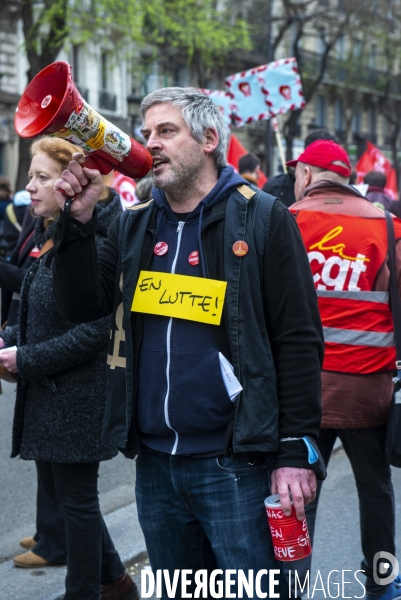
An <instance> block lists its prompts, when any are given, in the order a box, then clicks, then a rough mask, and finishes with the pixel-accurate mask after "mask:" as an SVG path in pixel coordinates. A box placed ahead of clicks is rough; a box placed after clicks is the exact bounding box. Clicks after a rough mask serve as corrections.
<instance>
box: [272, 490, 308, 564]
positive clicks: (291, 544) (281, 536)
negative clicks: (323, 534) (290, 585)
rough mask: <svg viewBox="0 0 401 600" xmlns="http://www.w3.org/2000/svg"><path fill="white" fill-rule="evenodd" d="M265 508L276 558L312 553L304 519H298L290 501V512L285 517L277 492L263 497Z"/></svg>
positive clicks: (288, 558)
mask: <svg viewBox="0 0 401 600" xmlns="http://www.w3.org/2000/svg"><path fill="white" fill-rule="evenodd" d="M265 509H266V514H267V520H268V522H269V527H270V532H271V535H272V540H273V548H274V554H275V556H276V558H277V560H282V561H291V560H299V559H300V558H305V556H309V554H311V553H312V546H311V543H310V538H309V532H308V524H307V522H306V519H304V520H303V521H298V519H297V518H296V516H295V509H294V506H293V504H292V502H291V514H290V516H289V517H287V516H286V515H285V514H284V512H283V510H282V508H281V504H280V498H279V495H278V494H273V496H269V497H268V498H266V499H265Z"/></svg>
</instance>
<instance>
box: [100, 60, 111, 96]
mask: <svg viewBox="0 0 401 600" xmlns="http://www.w3.org/2000/svg"><path fill="white" fill-rule="evenodd" d="M109 81H110V78H109V57H108V56H107V54H106V52H102V54H101V55H100V87H101V88H102V90H108V89H109Z"/></svg>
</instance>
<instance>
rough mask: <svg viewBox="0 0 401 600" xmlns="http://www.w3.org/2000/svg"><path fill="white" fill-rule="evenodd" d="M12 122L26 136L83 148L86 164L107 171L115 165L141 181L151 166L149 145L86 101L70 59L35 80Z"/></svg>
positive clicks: (28, 88) (48, 69)
mask: <svg viewBox="0 0 401 600" xmlns="http://www.w3.org/2000/svg"><path fill="white" fill-rule="evenodd" d="M14 126H15V130H16V132H17V133H18V135H20V136H21V137H23V138H30V137H35V136H37V135H41V134H48V135H53V136H56V137H60V138H63V139H65V140H68V141H69V142H71V143H72V144H75V145H76V146H79V147H80V148H82V149H83V150H84V152H85V154H86V155H87V159H86V162H85V166H87V167H89V168H91V169H99V171H100V172H101V173H102V174H103V175H107V173H110V171H112V170H113V169H115V170H116V171H119V172H120V173H123V174H124V175H127V176H128V177H132V178H134V179H139V178H140V177H144V176H145V175H146V174H147V173H148V172H149V170H150V168H151V166H152V157H151V155H150V154H149V152H148V151H147V150H146V148H144V147H143V146H141V144H139V143H138V142H136V141H135V140H133V139H132V138H131V137H129V135H127V134H126V133H124V132H123V131H121V129H119V128H118V127H115V125H113V124H112V123H110V122H109V121H107V120H106V119H104V118H103V117H102V116H101V115H99V113H97V112H96V111H95V110H94V109H93V108H92V107H91V106H90V105H89V104H88V103H87V102H85V100H84V99H83V98H82V96H81V94H80V93H79V91H78V89H77V87H76V85H75V83H74V81H73V79H72V77H71V67H70V65H69V64H68V63H66V62H62V61H59V62H55V63H52V64H51V65H49V66H48V67H46V68H44V69H43V70H42V71H40V73H38V74H37V75H36V77H34V78H33V79H32V81H31V83H30V84H29V85H28V87H27V88H26V90H25V92H24V93H23V95H22V96H21V99H20V101H19V102H18V106H17V110H16V113H15V117H14Z"/></svg>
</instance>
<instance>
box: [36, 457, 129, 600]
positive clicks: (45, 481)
mask: <svg viewBox="0 0 401 600" xmlns="http://www.w3.org/2000/svg"><path fill="white" fill-rule="evenodd" d="M37 469H38V476H39V478H40V479H41V483H42V486H43V491H44V493H45V494H47V495H48V496H49V498H51V499H52V500H53V501H54V502H56V503H57V504H58V505H59V507H60V511H61V513H62V515H63V518H64V523H65V532H66V540H67V577H66V580H65V587H66V594H65V596H64V600H99V596H100V584H101V583H102V584H104V583H109V582H111V581H113V580H114V579H117V577H119V576H120V575H121V574H122V573H123V572H124V565H123V564H122V562H121V560H120V557H119V555H118V553H117V550H116V549H115V548H114V544H113V542H112V540H111V537H110V535H109V532H108V530H107V527H106V524H105V522H104V520H103V517H102V513H101V512H100V507H99V498H98V489H97V479H98V470H99V463H98V462H95V463H72V464H69V463H51V462H45V461H37Z"/></svg>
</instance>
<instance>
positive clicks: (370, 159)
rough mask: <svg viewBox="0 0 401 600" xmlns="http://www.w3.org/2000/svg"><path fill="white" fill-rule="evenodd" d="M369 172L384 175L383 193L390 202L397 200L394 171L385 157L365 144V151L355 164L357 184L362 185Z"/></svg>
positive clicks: (370, 145) (373, 147)
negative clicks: (385, 181)
mask: <svg viewBox="0 0 401 600" xmlns="http://www.w3.org/2000/svg"><path fill="white" fill-rule="evenodd" d="M369 171H378V172H379V173H384V174H385V175H386V177H387V186H386V187H385V188H384V191H385V193H386V194H387V195H388V196H389V197H390V198H392V200H397V198H398V186H397V176H396V172H395V169H394V168H393V166H392V164H391V162H390V161H389V159H388V158H387V156H385V155H384V154H383V152H382V151H381V150H379V148H377V147H376V146H375V145H374V144H372V143H371V142H367V143H366V151H365V152H364V153H363V154H362V156H361V158H360V159H359V160H358V162H357V164H356V172H357V183H363V178H364V176H365V175H366V173H368V172H369Z"/></svg>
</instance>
